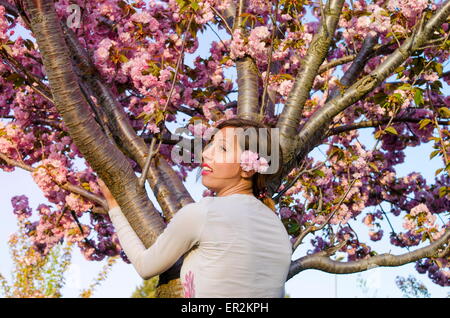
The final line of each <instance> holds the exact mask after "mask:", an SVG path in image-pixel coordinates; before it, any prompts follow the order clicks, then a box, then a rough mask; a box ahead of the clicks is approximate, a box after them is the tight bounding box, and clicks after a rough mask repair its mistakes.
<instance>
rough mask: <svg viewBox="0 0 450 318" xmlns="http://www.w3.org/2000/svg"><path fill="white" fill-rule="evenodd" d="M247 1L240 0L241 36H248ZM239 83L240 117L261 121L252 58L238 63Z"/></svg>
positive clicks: (240, 60) (237, 18) (256, 80)
mask: <svg viewBox="0 0 450 318" xmlns="http://www.w3.org/2000/svg"><path fill="white" fill-rule="evenodd" d="M246 8H247V7H246V1H245V0H239V2H238V7H237V13H236V22H235V24H234V26H233V27H234V28H240V29H241V34H242V35H243V36H245V35H246V31H245V25H243V16H242V14H243V13H245V10H246ZM236 70H237V82H238V107H237V115H238V117H241V118H245V119H253V120H257V121H258V120H261V118H260V117H259V88H258V83H259V79H258V70H257V66H256V64H255V61H254V60H253V58H251V57H250V56H244V57H242V58H240V59H238V60H237V61H236Z"/></svg>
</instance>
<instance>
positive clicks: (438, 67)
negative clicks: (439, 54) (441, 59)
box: [434, 63, 443, 76]
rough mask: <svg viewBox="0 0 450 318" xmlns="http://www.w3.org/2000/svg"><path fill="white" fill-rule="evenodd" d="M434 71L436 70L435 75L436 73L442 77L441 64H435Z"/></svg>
mask: <svg viewBox="0 0 450 318" xmlns="http://www.w3.org/2000/svg"><path fill="white" fill-rule="evenodd" d="M434 69H435V70H436V73H438V75H439V76H442V70H443V68H442V64H441V63H436V65H435V66H434Z"/></svg>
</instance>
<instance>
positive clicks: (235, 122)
mask: <svg viewBox="0 0 450 318" xmlns="http://www.w3.org/2000/svg"><path fill="white" fill-rule="evenodd" d="M224 127H237V128H239V127H241V128H244V129H245V128H249V127H254V128H256V129H255V130H254V131H256V135H257V140H258V142H257V149H255V150H256V152H257V153H258V154H260V149H261V146H262V145H260V144H259V142H260V141H261V140H262V141H263V142H264V141H265V140H263V139H260V136H259V128H266V130H265V131H266V132H267V135H266V136H267V141H265V142H266V145H264V146H266V148H265V149H267V155H268V156H270V157H271V158H272V157H273V156H271V155H272V154H271V150H272V135H271V129H270V128H273V127H271V126H269V125H268V124H264V123H262V122H258V121H255V120H250V119H244V118H240V117H234V118H230V119H227V120H224V121H221V122H220V123H219V124H217V126H214V128H216V129H217V130H216V132H217V131H218V130H220V129H222V128H224ZM211 139H212V138H211ZM211 139H210V141H211ZM238 140H239V141H242V140H243V143H244V144H240V146H241V149H242V151H245V150H250V149H249V147H250V145H249V140H248V138H238ZM210 141H208V143H209V142H210ZM278 148H279V155H278V156H277V157H276V158H274V159H275V160H278V169H277V171H276V172H275V173H272V174H268V173H264V174H261V173H259V172H256V173H255V174H254V175H253V176H252V187H253V195H254V196H255V197H256V198H258V199H259V200H261V201H262V202H263V203H264V204H265V205H266V206H268V207H269V208H270V209H271V210H272V211H273V212H275V213H276V209H275V201H274V200H273V199H272V198H271V197H270V196H269V195H268V194H267V195H265V196H261V194H264V193H265V191H266V190H267V182H268V181H269V179H271V178H274V177H275V178H276V177H278V175H279V173H280V172H281V165H282V158H283V156H282V152H281V147H280V145H278ZM252 151H253V149H252ZM271 160H273V159H271ZM269 164H270V165H272V164H273V163H272V162H270V163H269Z"/></svg>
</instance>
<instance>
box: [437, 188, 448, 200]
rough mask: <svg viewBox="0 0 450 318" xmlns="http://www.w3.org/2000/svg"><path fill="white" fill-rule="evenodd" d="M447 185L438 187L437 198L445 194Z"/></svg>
mask: <svg viewBox="0 0 450 318" xmlns="http://www.w3.org/2000/svg"><path fill="white" fill-rule="evenodd" d="M448 189H449V188H448V187H446V186H443V187H440V188H439V198H442V197H443V196H445V195H446V194H447V193H448Z"/></svg>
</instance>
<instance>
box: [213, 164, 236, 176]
mask: <svg viewBox="0 0 450 318" xmlns="http://www.w3.org/2000/svg"><path fill="white" fill-rule="evenodd" d="M215 167H216V170H214V171H215V172H217V174H216V175H220V176H235V175H238V174H239V173H240V164H239V163H216V164H215Z"/></svg>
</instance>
